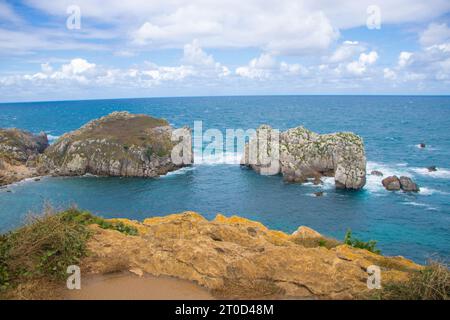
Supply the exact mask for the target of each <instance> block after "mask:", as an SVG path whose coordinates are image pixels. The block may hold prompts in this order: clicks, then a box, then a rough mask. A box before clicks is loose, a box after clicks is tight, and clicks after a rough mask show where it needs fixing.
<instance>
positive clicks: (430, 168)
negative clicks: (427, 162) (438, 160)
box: [427, 166, 437, 172]
mask: <svg viewBox="0 0 450 320" xmlns="http://www.w3.org/2000/svg"><path fill="white" fill-rule="evenodd" d="M427 169H428V172H433V171H437V168H436V166H430V167H428V168H427Z"/></svg>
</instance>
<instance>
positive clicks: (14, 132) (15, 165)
mask: <svg viewBox="0 0 450 320" xmlns="http://www.w3.org/2000/svg"><path fill="white" fill-rule="evenodd" d="M47 146H48V140H47V135H46V134H45V133H40V134H39V135H33V134H31V133H29V132H26V131H22V130H18V129H0V185H5V184H10V183H13V182H16V181H20V180H22V179H25V178H29V177H33V176H36V175H38V174H39V173H38V170H37V169H36V166H37V163H38V159H39V154H40V153H42V152H43V151H44V150H45V148H47Z"/></svg>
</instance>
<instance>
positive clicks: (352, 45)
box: [327, 41, 365, 63]
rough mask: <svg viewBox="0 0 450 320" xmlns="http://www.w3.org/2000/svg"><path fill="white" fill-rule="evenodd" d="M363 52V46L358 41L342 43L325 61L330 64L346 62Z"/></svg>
mask: <svg viewBox="0 0 450 320" xmlns="http://www.w3.org/2000/svg"><path fill="white" fill-rule="evenodd" d="M364 50H365V46H363V45H361V44H360V43H359V42H358V41H344V42H343V43H342V44H341V45H340V46H339V47H338V48H337V49H336V50H335V51H334V52H333V54H332V55H331V56H330V57H329V58H328V59H327V60H328V62H330V63H336V62H343V61H348V60H349V59H351V58H353V57H354V56H355V55H356V54H358V53H360V52H362V51H364Z"/></svg>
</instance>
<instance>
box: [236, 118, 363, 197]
mask: <svg viewBox="0 0 450 320" xmlns="http://www.w3.org/2000/svg"><path fill="white" fill-rule="evenodd" d="M278 136H279V139H277V137H278ZM266 137H267V139H266ZM277 141H279V145H277V144H276V142H277ZM262 158H264V159H265V160H266V161H262V160H261V159H262ZM267 159H269V160H270V161H269V162H268V161H267ZM242 164H243V165H246V166H249V167H251V168H252V169H253V170H255V171H257V172H258V173H261V174H269V175H275V174H279V173H281V174H282V175H283V178H284V180H285V181H288V182H300V183H302V182H306V181H307V180H308V179H315V181H318V180H320V177H322V176H327V177H334V180H335V184H336V187H337V188H346V189H360V188H362V187H363V186H364V185H365V183H366V157H365V151H364V144H363V141H362V139H361V138H360V137H359V136H357V135H355V134H353V133H349V132H340V133H333V134H323V135H320V134H317V133H314V132H312V131H310V130H308V129H305V128H303V127H297V128H293V129H289V130H287V131H285V132H282V133H279V134H278V132H277V131H276V130H274V129H272V128H271V127H270V126H267V125H263V126H260V127H259V128H258V130H257V135H256V137H254V138H253V139H251V140H250V141H249V143H248V144H247V145H246V147H245V150H244V156H243V159H242Z"/></svg>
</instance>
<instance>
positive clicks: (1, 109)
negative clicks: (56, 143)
mask: <svg viewBox="0 0 450 320" xmlns="http://www.w3.org/2000/svg"><path fill="white" fill-rule="evenodd" d="M116 110H127V111H130V112H133V113H145V114H149V115H152V116H156V117H163V118H166V119H167V120H168V121H169V122H170V123H171V124H172V125H174V126H177V127H178V126H183V125H189V126H191V127H192V126H193V123H194V121H196V120H202V121H203V127H204V130H206V129H208V128H217V129H220V130H222V131H223V132H225V129H227V128H231V129H237V128H242V129H248V128H256V127H257V126H259V125H260V124H262V123H268V124H270V125H272V126H273V127H275V128H279V129H282V130H284V129H287V128H290V127H294V126H298V125H304V126H305V127H307V128H309V129H311V130H314V131H317V132H320V133H328V132H335V131H353V132H355V133H357V134H359V135H361V136H362V137H363V138H364V141H365V145H366V152H367V159H368V171H369V172H370V171H371V170H375V169H377V170H381V171H382V172H384V173H385V174H398V175H399V174H404V175H408V176H411V177H413V178H414V179H415V180H416V181H417V182H418V184H419V185H420V186H421V188H422V191H421V192H420V193H418V194H405V193H392V192H388V191H385V190H384V189H383V188H382V187H381V182H380V180H381V179H380V178H377V177H370V176H369V177H368V183H367V185H366V187H365V188H364V190H362V191H360V192H351V191H338V190H335V189H334V188H333V184H332V182H331V181H326V182H325V184H324V185H323V186H319V187H317V186H312V185H308V184H307V185H295V184H286V183H284V182H283V181H282V179H281V177H278V176H276V177H265V176H259V175H257V174H256V173H254V172H253V171H251V170H246V169H242V168H240V167H239V166H237V165H225V164H220V163H216V162H214V161H206V163H204V164H201V165H195V166H193V167H190V168H187V169H182V170H180V171H177V172H175V173H172V174H169V175H168V176H165V177H161V178H159V179H132V178H123V179H121V178H97V177H80V178H44V179H42V180H41V181H38V182H35V181H25V182H21V183H17V184H14V185H12V186H9V187H8V188H6V189H0V230H1V231H5V230H8V229H11V228H13V227H16V226H18V225H19V224H20V223H22V222H23V220H24V218H25V217H26V215H27V214H28V213H29V212H30V211H31V212H33V211H34V212H38V211H40V210H41V209H42V207H43V204H44V203H45V202H50V203H51V204H53V205H54V206H56V207H59V208H63V207H65V206H68V205H70V204H74V203H76V204H77V205H78V206H79V207H81V208H85V209H88V210H91V211H93V212H94V213H96V214H99V215H102V216H104V217H128V218H132V219H138V220H141V219H143V218H145V217H149V216H157V215H165V214H169V213H175V212H180V211H183V210H194V211H198V212H200V213H202V214H203V215H205V216H206V217H207V218H213V217H214V216H215V214H216V213H218V212H221V213H224V214H226V215H232V214H238V215H241V216H244V217H248V218H250V219H255V220H258V221H261V222H262V223H264V224H265V225H267V226H269V227H270V228H274V229H280V230H284V231H286V232H292V231H294V230H296V229H297V227H298V226H300V225H307V226H310V227H312V228H314V229H316V230H318V231H319V232H321V233H323V234H325V235H328V236H333V237H336V238H338V239H342V238H343V236H344V234H345V231H346V230H347V229H348V228H351V229H352V230H353V232H354V234H355V235H356V236H358V237H359V238H362V239H364V240H369V239H376V240H378V245H379V247H380V248H381V249H382V251H383V253H384V254H389V255H403V256H406V257H408V258H412V259H414V260H415V261H418V262H424V261H425V260H426V259H428V258H430V257H440V258H442V259H445V260H447V261H448V260H449V258H450V201H449V200H450V160H449V159H450V134H449V128H450V97H418V96H267V97H262V96H261V97H203V98H153V99H130V100H97V101H70V102H39V103H17V104H0V127H18V128H23V129H27V130H30V131H32V132H39V131H46V132H47V133H48V134H49V135H50V137H57V136H60V135H61V134H63V133H64V132H67V131H70V130H73V129H76V128H78V127H80V126H81V125H82V124H84V123H86V122H87V121H89V120H91V119H95V118H98V117H100V116H103V115H106V114H108V113H110V112H112V111H116ZM421 142H425V143H426V144H427V148H425V149H419V148H418V147H417V144H419V143H421ZM430 165H436V166H437V167H438V169H439V171H437V172H435V173H428V172H427V170H426V169H424V168H425V167H427V166H430ZM7 190H10V191H11V192H7ZM318 190H323V191H324V192H325V194H324V196H323V197H320V198H316V197H313V196H312V194H313V192H315V191H318Z"/></svg>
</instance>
